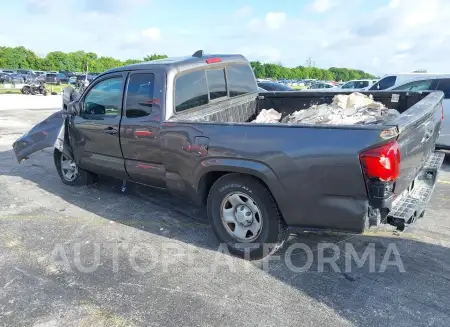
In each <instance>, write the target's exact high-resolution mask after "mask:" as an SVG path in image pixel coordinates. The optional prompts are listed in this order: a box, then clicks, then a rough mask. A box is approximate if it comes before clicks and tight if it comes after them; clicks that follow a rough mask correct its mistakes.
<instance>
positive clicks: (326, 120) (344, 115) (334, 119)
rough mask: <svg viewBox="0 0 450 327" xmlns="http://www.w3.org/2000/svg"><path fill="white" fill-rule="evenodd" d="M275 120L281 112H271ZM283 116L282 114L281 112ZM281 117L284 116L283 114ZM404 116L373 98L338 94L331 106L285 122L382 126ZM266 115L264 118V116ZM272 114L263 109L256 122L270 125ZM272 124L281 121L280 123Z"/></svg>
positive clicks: (313, 108) (314, 108) (306, 111)
mask: <svg viewBox="0 0 450 327" xmlns="http://www.w3.org/2000/svg"><path fill="white" fill-rule="evenodd" d="M269 111H271V117H272V118H273V119H275V118H276V117H278V116H277V115H276V114H275V113H278V112H277V111H276V110H274V109H270V110H269ZM279 114H280V113H279ZM280 115H281V114H280ZM399 115H400V113H399V112H398V111H397V110H395V109H388V108H387V107H386V106H385V105H383V104H382V103H380V102H376V101H374V100H373V99H372V97H371V96H366V95H364V94H362V93H359V92H355V93H352V94H350V95H346V94H337V95H335V96H334V97H333V102H332V103H331V104H321V105H313V106H311V107H309V108H307V109H303V110H299V111H295V112H293V113H292V114H290V115H288V116H286V117H284V118H283V119H282V120H281V122H282V123H289V124H338V125H340V124H342V125H356V124H379V123H385V122H387V121H390V120H393V119H395V118H396V117H398V116H399ZM260 116H262V117H260ZM267 116H268V113H267V111H265V109H263V110H262V111H261V113H260V114H259V115H258V117H256V120H255V121H254V122H266V121H264V119H268V118H267ZM270 122H272V123H273V122H279V120H277V121H274V120H271V121H270Z"/></svg>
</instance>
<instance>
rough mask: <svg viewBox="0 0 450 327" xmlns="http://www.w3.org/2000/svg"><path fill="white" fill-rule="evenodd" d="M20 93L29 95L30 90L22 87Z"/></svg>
mask: <svg viewBox="0 0 450 327" xmlns="http://www.w3.org/2000/svg"><path fill="white" fill-rule="evenodd" d="M20 91H21V92H22V94H30V92H31V88H30V87H29V86H24V87H22V90H20Z"/></svg>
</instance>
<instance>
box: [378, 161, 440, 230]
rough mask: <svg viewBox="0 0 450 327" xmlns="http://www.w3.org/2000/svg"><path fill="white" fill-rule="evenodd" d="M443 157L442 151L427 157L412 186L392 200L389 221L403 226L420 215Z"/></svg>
mask: <svg viewBox="0 0 450 327" xmlns="http://www.w3.org/2000/svg"><path fill="white" fill-rule="evenodd" d="M444 158H445V154H444V153H442V152H434V153H433V154H431V155H430V156H429V157H428V160H427V162H426V163H425V166H424V167H423V169H422V171H421V172H420V174H419V175H418V176H417V177H416V179H415V181H414V188H413V189H412V190H411V191H410V192H409V193H408V194H403V195H401V196H399V197H397V198H396V199H395V200H394V201H393V202H392V208H391V210H390V212H389V214H388V216H387V221H388V222H389V223H391V224H393V225H395V226H397V227H400V228H402V227H403V228H404V227H405V226H406V225H409V224H412V223H414V222H415V221H416V220H417V218H419V217H421V216H422V214H423V212H424V211H425V208H426V206H427V204H428V202H429V201H430V199H431V195H432V194H433V191H434V187H435V185H436V182H437V177H438V174H439V169H440V168H441V166H442V163H443V161H444Z"/></svg>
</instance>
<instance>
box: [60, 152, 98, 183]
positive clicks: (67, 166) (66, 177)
mask: <svg viewBox="0 0 450 327" xmlns="http://www.w3.org/2000/svg"><path fill="white" fill-rule="evenodd" d="M53 159H54V161H55V166H56V170H57V171H58V174H59V177H60V178H61V180H62V182H63V183H64V184H67V185H71V186H73V185H88V184H92V183H95V180H96V175H95V174H93V173H91V172H88V171H86V170H83V169H81V168H79V167H78V165H77V164H76V162H75V160H71V159H70V158H69V157H68V156H66V155H65V154H64V153H62V152H61V151H59V150H58V149H55V150H54V152H53Z"/></svg>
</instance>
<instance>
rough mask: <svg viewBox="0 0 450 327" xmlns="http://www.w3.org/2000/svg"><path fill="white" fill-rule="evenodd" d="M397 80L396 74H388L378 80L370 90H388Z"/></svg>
mask: <svg viewBox="0 0 450 327" xmlns="http://www.w3.org/2000/svg"><path fill="white" fill-rule="evenodd" d="M396 80H397V77H396V76H387V77H385V78H382V79H380V80H379V81H378V83H376V84H374V85H373V86H372V87H371V88H370V90H386V89H388V88H390V87H392V86H394V85H395V81H396Z"/></svg>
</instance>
